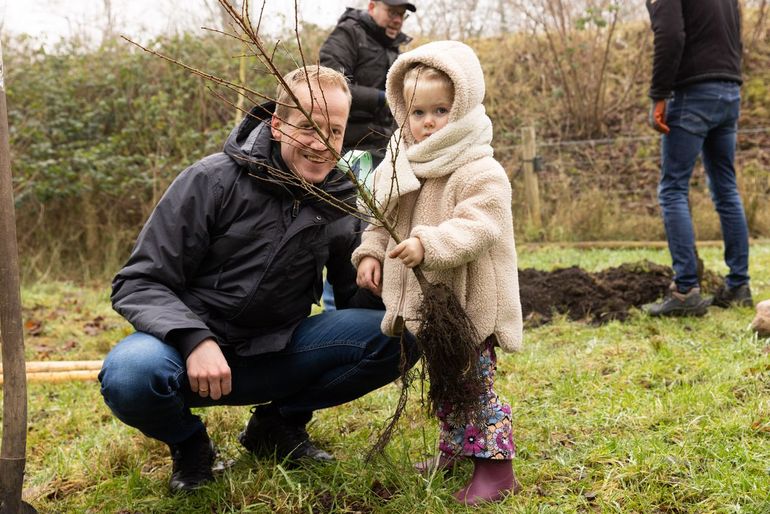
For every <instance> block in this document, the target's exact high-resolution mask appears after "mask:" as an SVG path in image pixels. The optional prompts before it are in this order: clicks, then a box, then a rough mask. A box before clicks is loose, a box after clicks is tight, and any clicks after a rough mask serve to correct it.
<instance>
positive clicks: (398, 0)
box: [382, 0, 417, 12]
mask: <svg viewBox="0 0 770 514" xmlns="http://www.w3.org/2000/svg"><path fill="white" fill-rule="evenodd" d="M382 3H384V4H388V5H390V6H393V7H398V6H399V5H405V6H406V10H407V11H412V12H417V7H415V6H414V4H413V3H411V2H406V1H405V0H382Z"/></svg>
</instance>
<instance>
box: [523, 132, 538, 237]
mask: <svg viewBox="0 0 770 514" xmlns="http://www.w3.org/2000/svg"><path fill="white" fill-rule="evenodd" d="M521 142H522V161H523V162H524V194H525V196H526V200H527V213H528V215H529V223H530V224H531V225H532V227H533V228H535V229H536V230H540V229H541V228H542V227H543V219H542V217H541V215H540V186H539V185H538V181H537V174H536V173H535V157H536V156H537V143H536V141H535V127H523V128H522V129H521Z"/></svg>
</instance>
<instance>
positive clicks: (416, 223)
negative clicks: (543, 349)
mask: <svg viewBox="0 0 770 514" xmlns="http://www.w3.org/2000/svg"><path fill="white" fill-rule="evenodd" d="M416 63H424V64H427V65H429V66H432V67H434V68H437V69H440V70H442V71H444V72H445V73H446V74H447V75H448V76H449V77H450V78H451V79H452V82H453V83H454V90H455V98H454V103H453V104H452V108H451V110H450V113H449V122H448V123H447V125H446V126H445V127H443V128H442V129H441V130H439V131H437V132H436V133H434V134H433V135H432V136H430V137H428V138H427V139H425V140H423V141H422V142H420V143H414V140H413V138H412V137H411V133H410V132H409V129H408V126H407V125H405V120H406V118H407V116H406V115H407V106H406V105H405V101H404V98H403V95H402V92H403V79H404V74H405V73H406V71H407V70H408V69H409V68H411V67H412V66H413V65H414V64H416ZM386 90H387V96H388V102H389V104H390V106H391V109H392V111H393V114H394V116H395V118H396V121H398V124H399V126H400V127H402V130H398V131H397V132H396V133H395V134H394V135H393V137H392V138H391V140H390V143H389V145H388V151H387V155H386V156H385V160H383V162H382V164H381V165H380V166H379V167H378V168H377V169H376V170H375V178H374V188H373V194H374V196H375V198H376V199H377V201H378V202H379V203H380V204H381V205H383V206H384V207H385V208H386V210H387V212H389V213H390V214H391V216H393V218H394V219H395V228H396V231H397V233H398V234H400V235H402V236H403V237H404V238H406V237H408V236H414V237H418V238H420V241H421V242H422V244H423V246H424V247H425V260H424V261H423V263H422V265H421V268H422V269H423V271H424V272H425V275H426V277H427V279H428V280H429V281H431V282H433V283H439V282H440V283H444V284H446V285H448V286H449V287H450V288H452V290H453V291H454V292H455V294H456V295H457V297H458V299H459V300H460V302H461V303H462V304H463V307H464V308H465V310H466V312H467V313H468V315H469V316H470V318H471V319H472V320H473V322H474V324H475V326H476V329H477V330H478V332H479V335H480V336H482V338H483V339H486V338H487V337H489V336H490V335H494V336H495V337H496V338H497V341H498V343H499V344H500V346H501V347H502V348H503V349H504V350H507V351H514V350H518V349H519V348H520V347H521V340H522V318H521V304H520V301H519V280H518V271H517V263H516V248H515V244H514V237H513V220H512V216H511V187H510V183H509V182H508V177H507V176H506V174H505V171H504V170H503V168H502V166H500V164H499V163H498V162H497V161H496V160H495V159H494V158H493V157H492V155H493V151H492V146H491V144H490V143H491V141H492V123H491V121H490V120H489V118H488V117H487V115H486V114H485V111H484V106H483V105H482V103H481V102H482V100H483V99H484V75H483V72H482V70H481V65H480V63H479V61H478V58H477V57H476V55H475V54H474V52H473V50H471V49H470V48H469V47H468V46H466V45H464V44H463V43H459V42H456V41H437V42H433V43H429V44H426V45H423V46H420V47H418V48H416V49H414V50H412V51H409V52H406V53H404V54H401V56H400V57H399V58H398V59H397V60H396V62H395V63H394V64H393V67H392V68H391V69H390V72H389V73H388V78H387V88H386ZM402 136H403V137H402ZM394 162H395V166H394V164H393V163H394ZM394 168H395V173H394ZM421 182H422V188H421V187H420V183H421ZM395 245H396V243H395V241H394V240H393V239H392V238H391V237H390V236H389V234H388V233H387V232H386V231H385V230H384V229H382V228H381V227H375V226H373V225H372V226H370V227H369V228H367V230H366V231H365V232H364V234H363V238H362V242H361V246H359V247H358V249H356V251H355V252H354V253H353V264H354V266H356V267H358V264H359V262H361V259H362V258H363V257H365V256H371V257H375V258H376V259H378V260H379V261H380V262H381V263H382V265H383V284H382V289H383V291H382V299H383V301H384V303H385V307H386V309H387V312H386V314H385V318H384V320H383V322H382V330H383V332H385V333H386V334H393V333H394V331H395V325H396V318H397V317H398V316H402V317H403V318H404V320H405V322H406V327H407V328H408V329H409V330H410V331H411V332H415V331H416V329H417V320H416V310H417V308H418V307H419V304H420V301H421V291H420V286H419V284H418V283H417V279H416V278H415V276H414V273H413V272H412V271H411V270H409V269H408V268H406V267H405V266H404V265H403V264H402V263H401V260H400V259H391V258H387V257H386V255H387V253H388V252H390V251H391V250H392V249H393V247H394V246H395Z"/></svg>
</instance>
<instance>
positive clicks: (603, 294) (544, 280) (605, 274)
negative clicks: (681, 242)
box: [519, 261, 721, 326]
mask: <svg viewBox="0 0 770 514" xmlns="http://www.w3.org/2000/svg"><path fill="white" fill-rule="evenodd" d="M672 277H673V271H672V270H671V268H670V267H668V266H661V265H659V264H654V263H652V262H649V261H640V262H635V263H629V264H623V265H621V266H619V267H617V268H608V269H605V270H603V271H600V272H598V273H589V272H587V271H585V270H583V269H581V268H579V267H577V266H573V267H571V268H562V269H556V270H553V271H540V270H536V269H522V270H519V292H520V294H521V307H522V311H523V315H524V320H525V322H526V323H527V325H529V326H537V325H542V324H544V323H548V322H549V321H551V319H552V318H553V316H554V315H556V314H563V315H566V316H567V317H569V319H572V320H585V321H589V322H591V323H595V324H601V323H606V322H608V321H612V320H621V321H622V320H625V319H626V318H628V315H629V311H630V309H631V308H632V307H641V306H642V305H644V304H646V303H651V302H654V301H655V300H657V299H659V298H661V297H662V296H663V295H664V293H665V292H666V289H667V288H668V286H669V284H670V283H671V279H672ZM719 282H721V279H720V278H719V277H718V276H716V275H715V274H714V273H711V272H706V273H704V279H703V280H702V283H703V286H704V287H703V288H704V292H705V291H708V290H711V289H712V287H713V284H715V283H719Z"/></svg>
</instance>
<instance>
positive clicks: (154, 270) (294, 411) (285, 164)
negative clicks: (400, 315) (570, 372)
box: [99, 66, 416, 491]
mask: <svg viewBox="0 0 770 514" xmlns="http://www.w3.org/2000/svg"><path fill="white" fill-rule="evenodd" d="M284 79H285V81H286V83H287V84H289V87H290V88H291V91H292V92H293V93H294V95H295V96H296V98H297V99H298V100H299V105H301V106H302V108H303V109H304V110H305V112H307V113H310V115H311V117H312V120H313V121H314V122H315V124H316V125H317V126H318V127H319V128H320V129H321V132H322V133H323V134H324V135H325V136H326V138H327V141H328V142H329V143H330V146H332V147H333V148H334V149H335V150H337V152H339V151H340V149H341V148H342V141H343V137H344V135H345V125H346V123H347V118H348V112H349V110H350V103H351V96H350V91H349V89H348V86H347V83H346V81H345V77H344V76H342V75H341V74H339V73H338V72H336V71H333V70H331V69H329V68H325V67H319V66H308V67H307V68H300V69H297V70H295V71H293V72H291V73H289V74H288V75H286V76H285V77H284ZM276 99H277V102H276V103H275V104H265V105H262V106H257V107H255V108H254V109H252V111H251V113H250V115H249V116H246V118H245V119H244V120H243V121H242V122H241V124H240V125H239V126H238V127H236V128H235V129H234V130H233V131H232V133H231V134H230V136H229V138H228V139H227V141H226V142H225V146H224V151H223V152H220V153H216V154H214V155H210V156H208V157H206V158H204V159H202V160H201V161H198V162H197V163H195V164H193V165H192V166H191V167H189V168H188V169H186V170H185V171H184V172H183V173H181V174H180V175H179V176H178V177H177V178H176V180H174V182H173V183H172V184H171V186H170V187H169V188H168V190H167V191H166V193H165V194H164V196H163V197H162V198H161V200H160V202H159V203H158V205H157V207H156V208H155V210H154V212H153V213H152V215H151V216H150V217H149V219H148V220H147V222H146V224H145V226H144V228H143V229H142V231H141V233H140V234H139V237H138V240H137V242H136V246H135V247H134V249H133V252H132V253H131V256H130V257H129V259H128V262H127V263H126V265H125V267H123V269H122V270H120V272H119V273H118V274H117V276H116V277H115V279H114V282H113V291H112V302H113V306H114V308H115V309H116V310H117V311H118V312H119V313H120V314H121V315H122V316H124V317H125V318H126V319H127V320H128V321H129V322H130V323H131V324H132V325H133V326H134V328H135V329H136V332H135V333H133V334H132V335H129V336H128V337H126V338H125V339H123V340H122V341H120V342H119V343H118V344H117V345H116V346H115V347H114V348H113V349H112V351H111V352H110V353H109V355H108V356H107V358H106V359H105V361H104V367H103V369H102V370H101V373H100V374H99V380H100V382H101V391H102V395H103V396H104V400H105V402H106V404H107V405H108V406H109V408H110V409H111V410H112V412H113V413H114V414H115V416H117V417H118V418H119V419H120V420H121V421H123V422H124V423H126V424H128V425H130V426H132V427H135V428H137V429H139V430H140V431H142V432H143V433H144V434H145V435H147V436H148V437H152V438H155V439H158V440H160V441H163V442H164V443H166V444H168V446H169V448H170V451H171V457H172V460H173V471H172V476H171V480H170V487H171V490H172V491H184V490H190V489H194V488H196V487H199V486H201V485H202V484H204V483H206V482H208V481H210V480H212V479H213V476H212V471H211V467H212V463H213V460H214V448H213V445H212V443H211V441H210V439H209V436H208V434H207V431H206V427H205V426H204V424H203V422H202V421H201V419H200V418H199V417H198V416H196V415H194V414H192V413H191V411H190V408H191V407H211V406H217V405H252V404H259V405H258V406H256V407H255V408H254V409H253V410H252V413H253V414H252V416H251V419H249V421H248V424H247V425H246V429H245V430H244V431H243V432H242V433H241V434H240V437H239V440H240V442H241V444H243V446H244V447H245V448H246V449H247V450H249V451H251V452H254V453H258V454H268V455H273V454H275V455H276V456H277V457H278V458H279V459H291V460H293V459H314V460H320V461H324V460H331V459H332V456H331V455H330V454H329V453H327V452H326V451H324V450H322V449H320V448H318V447H316V446H315V445H314V444H313V443H312V442H311V441H310V439H309V437H308V433H307V431H306V430H305V426H306V424H307V423H308V421H309V420H310V419H311V417H312V415H313V411H315V410H317V409H322V408H325V407H331V406H334V405H339V404H342V403H345V402H349V401H351V400H353V399H355V398H358V397H360V396H362V395H364V394H366V393H368V392H370V391H372V390H374V389H377V388H379V387H381V386H383V385H385V384H387V383H388V382H390V381H392V380H394V379H395V378H396V377H397V376H398V375H399V369H398V368H399V361H400V359H401V354H400V352H401V346H400V344H399V342H398V341H397V340H393V339H392V338H389V337H387V336H385V335H383V334H382V333H381V331H380V322H381V321H382V317H383V311H380V310H371V309H363V308H357V307H361V306H366V305H370V303H368V302H367V300H370V298H367V294H368V293H367V292H365V291H363V290H361V291H359V290H358V289H357V287H356V285H355V278H356V277H355V269H354V268H353V267H352V265H351V264H350V256H351V254H352V251H353V249H355V247H356V246H357V244H358V239H359V237H358V235H357V234H356V233H355V231H354V230H352V228H351V227H352V226H353V224H354V219H353V218H352V217H351V216H349V215H345V214H343V213H342V212H341V211H339V210H337V209H336V208H334V207H332V206H330V204H329V203H328V202H326V201H321V200H319V199H318V197H317V196H316V195H314V194H310V193H308V187H307V186H308V183H309V184H312V185H314V186H315V187H317V188H319V189H320V190H322V191H323V192H324V193H325V194H326V195H329V196H331V197H333V198H334V199H336V200H337V201H339V202H354V201H355V190H354V187H353V185H352V184H351V183H350V182H349V181H348V180H347V179H346V178H344V176H343V175H342V173H341V172H340V171H339V170H338V169H337V168H336V164H337V163H336V160H335V159H334V156H333V152H331V151H330V150H329V148H328V147H327V146H326V145H325V144H324V143H323V142H322V140H321V138H320V137H319V136H318V134H317V133H316V132H315V131H314V130H313V128H312V123H311V122H310V121H309V120H308V119H307V118H306V116H305V115H304V114H303V113H302V112H301V111H300V109H297V108H296V105H297V104H296V103H294V100H293V99H292V96H291V94H290V92H289V91H287V90H285V89H283V88H281V87H280V86H279V88H278V92H277V94H276ZM292 106H295V107H294V108H292ZM324 266H326V267H327V274H328V279H329V281H330V282H331V284H332V285H333V287H334V294H335V300H336V302H337V306H338V308H340V309H341V310H337V311H332V312H328V313H323V314H320V315H317V316H312V317H308V315H309V314H310V309H311V305H312V304H313V303H314V302H315V303H317V302H318V300H319V299H320V295H321V287H322V271H323V268H324ZM412 348H413V345H411V343H410V344H408V345H407V349H408V351H409V353H410V355H409V356H408V357H409V362H410V363H413V362H414V361H415V360H416V355H414V351H413V350H412Z"/></svg>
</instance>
